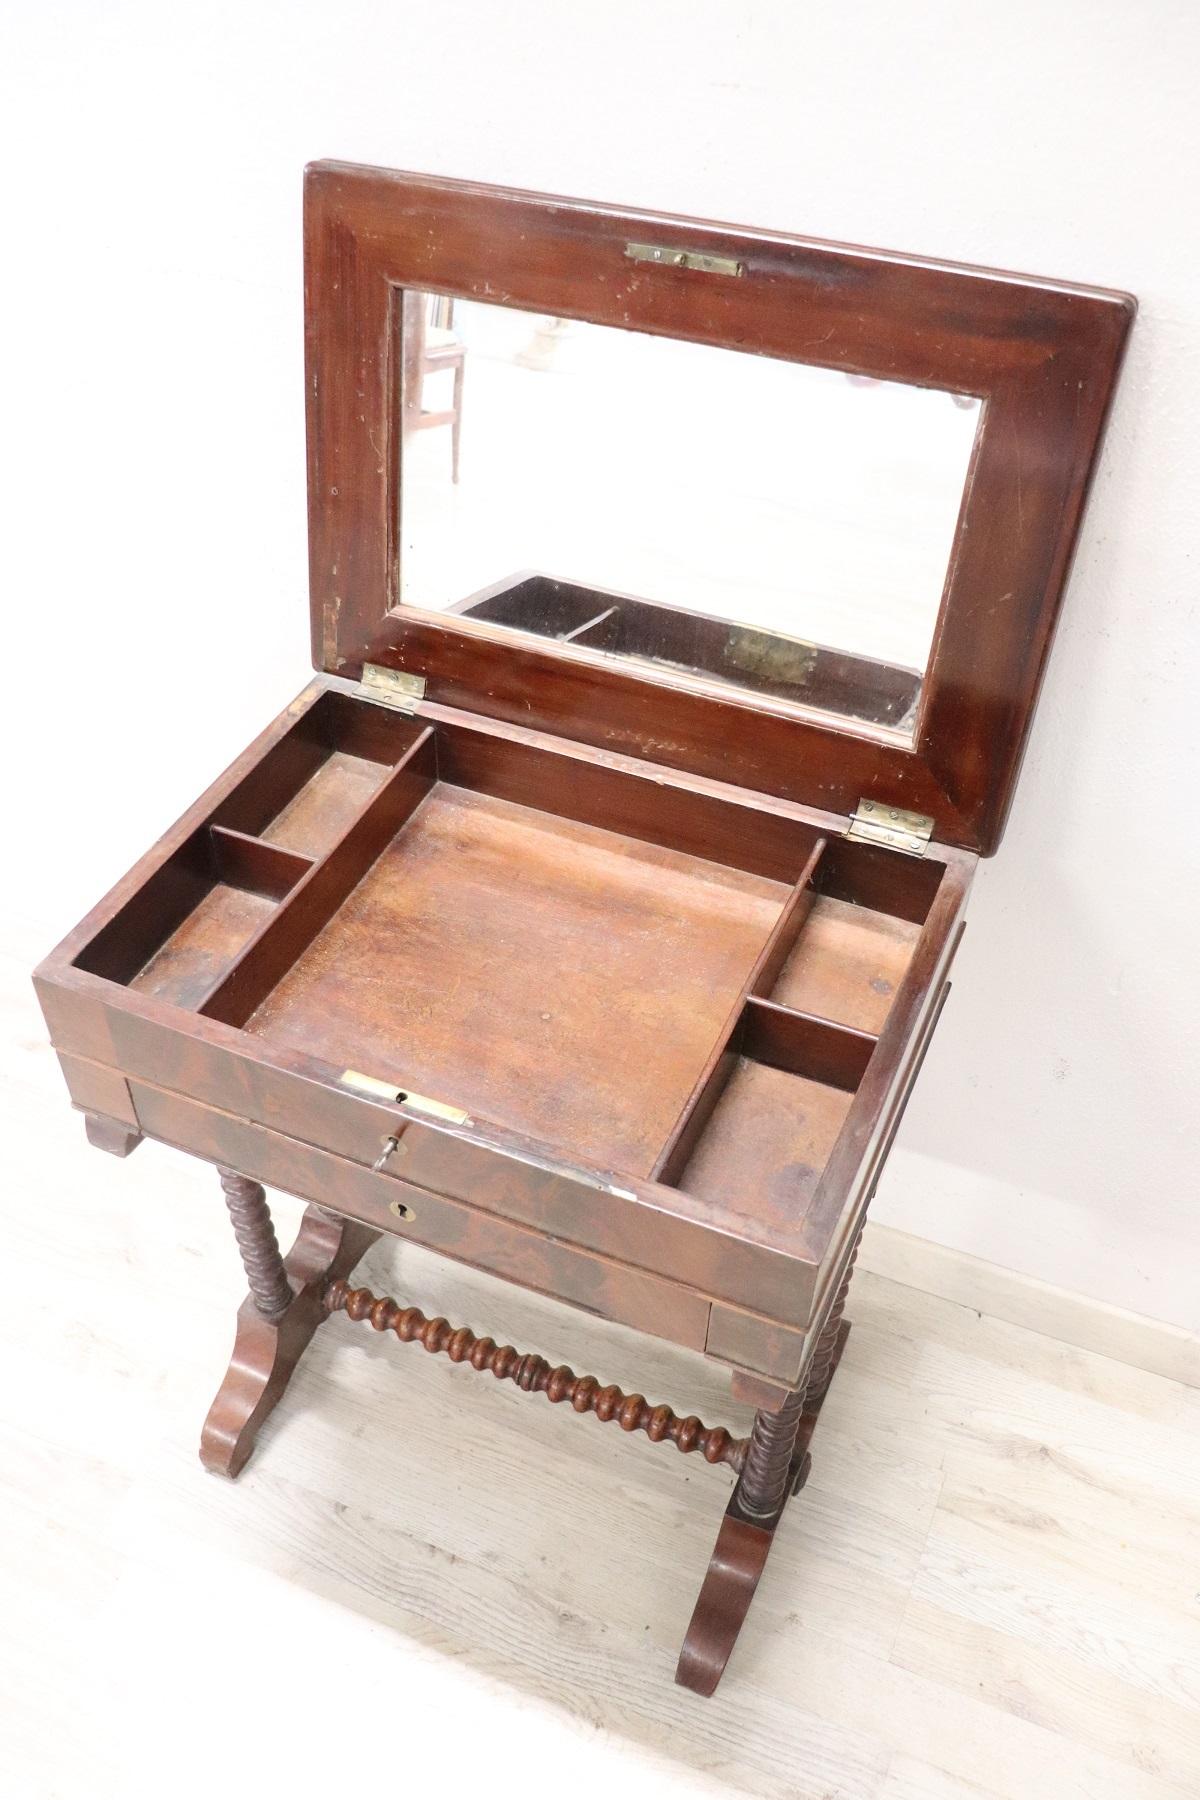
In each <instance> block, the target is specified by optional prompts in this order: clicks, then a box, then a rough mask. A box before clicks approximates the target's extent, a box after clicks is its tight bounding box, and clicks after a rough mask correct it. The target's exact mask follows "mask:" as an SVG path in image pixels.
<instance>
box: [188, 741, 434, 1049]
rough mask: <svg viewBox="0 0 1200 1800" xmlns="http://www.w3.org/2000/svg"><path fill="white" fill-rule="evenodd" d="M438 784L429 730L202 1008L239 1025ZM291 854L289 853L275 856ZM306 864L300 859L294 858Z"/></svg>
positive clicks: (207, 1013)
mask: <svg viewBox="0 0 1200 1800" xmlns="http://www.w3.org/2000/svg"><path fill="white" fill-rule="evenodd" d="M436 780H437V740H436V736H435V733H434V729H433V727H432V726H427V727H426V728H425V730H424V731H423V732H422V733H421V735H420V737H418V738H417V739H416V740H415V742H414V743H413V744H412V745H411V746H410V748H409V749H408V750H407V751H406V752H405V753H404V755H403V757H402V758H401V759H400V761H399V762H398V763H397V764H396V767H395V768H394V769H393V770H392V772H391V774H390V775H389V776H388V778H387V780H386V781H385V782H384V784H383V786H382V787H381V788H380V789H379V790H378V791H377V792H376V793H374V794H372V795H371V797H370V798H369V799H368V800H367V802H366V804H365V805H364V806H363V807H362V808H361V810H360V811H359V812H358V814H357V815H356V816H355V818H354V819H353V820H352V821H351V823H350V825H349V826H348V827H347V828H346V830H345V831H344V832H343V833H342V835H341V837H340V838H339V839H338V841H337V842H336V843H335V844H334V845H333V847H332V848H331V849H330V850H329V851H328V852H327V854H326V855H325V856H323V857H322V858H321V859H320V860H319V861H317V862H315V863H312V864H310V865H309V867H308V869H307V872H306V873H305V874H304V875H302V876H301V878H300V880H299V881H298V882H297V883H296V885H295V886H294V887H292V888H291V890H290V891H289V892H288V893H287V895H286V897H285V898H284V899H282V900H281V901H280V904H279V907H278V909H277V910H276V911H275V912H274V913H273V914H272V916H271V917H270V918H269V919H268V920H267V921H266V922H265V924H264V925H263V926H262V928H261V929H260V930H259V931H258V932H256V933H255V935H254V936H253V937H252V938H251V939H250V941H249V942H248V943H247V944H246V946H245V948H244V949H243V950H242V952H241V954H240V955H239V956H238V957H237V959H236V961H235V962H234V963H233V964H232V965H231V967H230V968H229V969H228V970H227V971H226V973H225V974H224V975H223V976H222V977H221V979H220V980H219V981H218V982H217V984H216V986H215V987H214V988H213V990H212V992H211V993H209V994H208V995H207V997H206V998H205V1000H204V1001H203V1002H202V1004H201V1005H200V1007H199V1009H198V1010H199V1011H200V1013H201V1014H202V1015H203V1016H204V1017H205V1018H208V1019H219V1020H221V1021H222V1023H224V1024H226V1025H237V1026H241V1025H244V1024H245V1023H246V1020H247V1019H248V1018H249V1017H250V1015H251V1014H252V1013H253V1012H254V1011H255V1009H256V1008H257V1007H258V1006H260V1005H261V1003H262V1002H263V1001H264V1000H265V999H266V997H267V995H268V994H269V993H270V991H271V989H272V988H273V987H274V986H275V985H276V983H277V982H279V981H280V980H281V979H282V977H283V976H284V975H285V974H286V973H287V971H288V969H290V968H291V966H292V964H293V963H294V962H295V961H296V959H297V958H298V957H299V956H301V955H302V954H303V952H304V951H305V950H307V948H308V946H309V945H310V944H311V943H312V941H313V939H314V938H315V937H316V936H317V934H318V932H320V931H321V930H322V929H323V928H324V926H326V925H327V924H328V923H329V921H330V919H331V918H332V917H333V915H334V913H335V912H336V911H337V909H338V907H339V906H341V904H342V902H343V901H344V900H345V899H346V898H347V897H348V896H349V894H350V893H351V892H352V890H353V889H354V888H355V887H357V885H358V883H359V882H360V881H361V880H362V878H363V876H364V875H365V874H366V873H367V871H368V869H369V868H370V867H371V864H372V863H373V862H374V861H375V859H376V857H377V856H379V854H380V852H381V851H382V850H384V849H385V848H386V846H387V845H388V844H389V843H390V842H391V840H392V838H393V837H395V835H396V833H397V832H398V831H399V829H400V827H401V826H402V825H403V824H404V822H405V820H406V819H407V818H408V817H409V816H410V815H411V814H412V813H413V812H414V811H415V809H416V808H417V806H419V805H420V803H421V801H422V800H423V799H424V798H425V796H426V794H427V793H428V792H429V790H430V789H431V788H432V787H433V785H434V783H435V782H436ZM276 854H277V855H278V854H282V855H286V856H289V858H290V855H291V853H290V852H278V851H276ZM295 860H296V861H303V860H304V859H303V858H296V859H295Z"/></svg>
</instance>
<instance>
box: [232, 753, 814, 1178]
mask: <svg viewBox="0 0 1200 1800" xmlns="http://www.w3.org/2000/svg"><path fill="white" fill-rule="evenodd" d="M787 892H788V890H787V888H786V887H784V886H783V885H782V883H779V882H773V881H768V880H766V879H764V878H763V877H762V876H758V875H752V874H747V873H745V872H743V871H741V870H737V869H729V868H725V867H722V866H721V865H720V864H718V863H715V862H711V861H705V860H702V859H700V858H698V857H693V856H688V855H684V854H682V853H680V852H679V851H676V850H671V849H666V848H662V847H661V846H656V845H652V844H647V843H640V842H637V841H636V840H630V839H629V838H627V837H624V836H621V835H618V834H617V833H614V832H610V831H605V830H602V829H600V828H598V827H596V826H594V825H590V824H584V823H580V822H578V821H576V820H572V819H564V818H561V817H556V816H555V815H553V814H548V813H545V812H541V811H537V810H534V809H533V808H530V807H525V806H520V805H516V804H514V803H513V802H511V801H508V800H504V799H498V798H495V797H493V796H490V795H487V794H484V793H480V792H477V791H472V790H471V789H469V788H465V787H459V786H455V785H454V784H452V783H446V782H439V784H438V785H437V786H436V787H434V788H433V789H432V790H431V792H429V793H428V794H427V795H426V796H425V798H424V799H423V800H422V801H421V803H420V805H419V806H418V808H417V809H416V811H415V812H414V813H413V815H412V816H411V817H410V818H409V820H408V821H407V822H406V823H405V824H404V825H403V826H402V827H401V829H400V830H399V831H398V832H397V834H396V836H395V837H394V838H393V839H392V840H391V842H390V843H389V844H388V845H386V847H385V848H384V849H383V851H382V852H381V854H380V856H379V858H378V859H377V861H376V862H375V863H374V865H373V867H372V868H371V870H370V871H369V873H368V874H367V875H366V876H365V877H364V879H363V880H362V881H361V882H360V883H359V884H358V886H357V887H356V888H355V889H354V891H353V893H351V894H350V895H349V897H348V898H347V900H346V901H345V903H344V904H343V905H342V906H341V907H340V909H339V910H338V912H337V913H336V914H335V915H334V917H333V918H332V919H331V920H330V922H329V923H328V925H326V926H325V928H324V929H323V930H322V932H321V933H320V935H319V936H318V937H317V938H316V939H315V940H314V941H313V943H312V944H311V946H310V947H309V948H308V949H307V951H306V952H305V953H304V954H303V956H302V957H300V958H299V960H298V961H297V962H296V963H295V965H294V966H293V967H292V968H291V969H290V970H289V971H288V973H287V974H286V975H285V976H284V977H283V979H282V980H281V981H280V982H279V984H278V985H277V986H276V987H275V988H274V990H273V991H272V992H271V994H270V995H269V996H268V997H267V998H266V1000H265V1001H264V1003H263V1005H262V1006H261V1007H260V1008H259V1009H258V1011H257V1012H256V1013H255V1014H254V1016H253V1017H252V1018H251V1019H250V1020H249V1021H248V1028H249V1029H250V1030H251V1031H254V1032H256V1033H258V1034H261V1035H263V1036H267V1037H271V1038H274V1039H276V1040H278V1041H281V1042H284V1043H288V1044H290V1045H293V1046H295V1047H296V1048H299V1049H303V1050H306V1051H309V1052H313V1053H316V1054H319V1055H321V1056H323V1057H325V1058H326V1059H327V1060H329V1061H337V1062H340V1063H343V1064H346V1065H348V1066H351V1067H353V1068H356V1069H363V1070H367V1071H371V1072H373V1073H376V1074H379V1075H384V1076H388V1077H391V1076H395V1078H396V1079H397V1081H398V1082H399V1083H400V1084H401V1085H409V1086H411V1087H413V1088H416V1089H417V1090H418V1091H420V1092H422V1093H426V1094H430V1095H433V1096H436V1097H437V1098H439V1099H442V1100H445V1101H449V1102H452V1103H453V1104H454V1105H455V1106H457V1107H461V1108H463V1109H464V1110H465V1111H467V1112H469V1113H471V1114H480V1115H482V1116H483V1117H484V1118H488V1119H491V1120H494V1121H496V1122H497V1123H500V1124H504V1125H507V1126H509V1127H511V1128H513V1129H514V1130H517V1131H520V1132H523V1133H524V1134H525V1135H527V1136H529V1137H533V1138H538V1139H541V1140H542V1141H544V1142H547V1143H553V1144H555V1145H556V1146H558V1147H559V1148H560V1149H562V1150H564V1151H566V1152H567V1153H568V1154H570V1155H572V1156H576V1157H582V1158H583V1159H584V1160H586V1161H587V1162H589V1163H594V1164H596V1165H598V1166H600V1167H604V1168H611V1169H616V1170H620V1171H623V1172H625V1173H628V1174H646V1173H648V1172H649V1169H650V1166H651V1164H652V1163H653V1161H654V1158H655V1155H656V1154H657V1151H658V1149H659V1147H660V1145H661V1143H662V1140H663V1138H664V1137H665V1135H666V1133H667V1132H668V1130H669V1129H670V1127H671V1124H672V1122H673V1120H674V1118H675V1116H676V1114H677V1112H678V1111H679V1108H680V1107H681V1106H682V1104H683V1102H684V1100H685V1099H686V1098H687V1095H688V1092H689V1090H690V1088H691V1086H692V1083H693V1081H694V1079H695V1074H696V1070H697V1068H698V1067H700V1065H701V1064H702V1063H703V1062H704V1059H705V1057H706V1056H707V1055H708V1052H709V1049H710V1048H711V1045H712V1042H713V1040H714V1038H715V1037H716V1034H717V1033H718V1031H719V1030H720V1028H721V1025H722V1023H723V1021H724V1018H725V1016H726V1014H727V1013H728V1011H729V1008H730V1006H731V1005H732V1004H733V1002H734V1000H735V999H736V997H737V995H738V994H739V992H740V991H741V988H742V986H743V983H744V982H745V979H746V976H747V974H748V972H749V970H750V969H751V967H752V966H753V964H754V961H755V958H756V957H757V955H758V953H759V951H760V949H761V947H762V945H763V943H764V942H765V940H766V938H767V936H768V934H769V933H770V930H771V927H772V925H773V924H774V922H775V919H776V917H777V915H778V913H779V911H780V909H781V907H782V905H783V902H784V901H785V900H786V898H787Z"/></svg>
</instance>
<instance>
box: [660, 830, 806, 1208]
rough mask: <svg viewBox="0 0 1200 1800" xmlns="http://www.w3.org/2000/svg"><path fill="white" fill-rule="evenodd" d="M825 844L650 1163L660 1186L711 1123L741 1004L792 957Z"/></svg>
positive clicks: (736, 1037) (741, 1022)
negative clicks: (669, 1130)
mask: <svg viewBox="0 0 1200 1800" xmlns="http://www.w3.org/2000/svg"><path fill="white" fill-rule="evenodd" d="M826 842H827V840H826V839H825V838H824V837H818V838H817V840H816V842H815V843H814V844H813V847H812V849H811V850H810V851H809V853H808V859H807V861H806V862H805V864H804V867H803V868H802V869H801V871H800V878H799V880H798V881H797V882H796V884H795V886H794V887H793V889H792V891H791V893H790V894H789V895H788V897H787V900H786V901H785V902H784V906H783V910H782V912H781V913H780V915H779V917H778V918H777V919H776V921H775V924H774V926H773V927H772V929H771V933H770V936H769V937H768V938H767V941H766V943H765V944H764V945H763V947H762V949H761V951H760V952H759V954H758V957H757V959H756V960H755V963H754V967H753V968H752V969H751V971H750V973H749V975H748V976H747V978H746V982H745V985H744V986H743V988H742V991H741V993H740V994H739V995H738V997H737V1000H736V1001H735V1002H734V1006H733V1010H732V1011H731V1012H730V1014H729V1017H728V1018H727V1019H726V1021H725V1024H724V1025H723V1026H722V1028H721V1035H720V1036H719V1038H718V1039H717V1042H716V1044H715V1045H714V1046H713V1050H712V1053H711V1055H710V1056H709V1059H708V1061H707V1062H706V1063H705V1065H704V1068H703V1069H702V1070H701V1072H700V1076H699V1079H698V1080H697V1082H696V1085H695V1087H694V1088H693V1089H692V1091H691V1093H690V1094H689V1095H688V1097H687V1100H686V1102H685V1104H684V1108H683V1111H682V1112H681V1113H680V1115H679V1117H678V1119H676V1121H675V1124H674V1125H673V1126H672V1128H671V1134H670V1136H669V1137H668V1139H667V1141H666V1143H665V1144H664V1145H663V1147H662V1149H661V1150H660V1151H659V1154H658V1156H657V1158H656V1159H655V1162H654V1166H653V1168H652V1169H651V1171H650V1179H651V1180H652V1181H661V1182H664V1183H665V1184H666V1185H667V1186H668V1187H670V1186H672V1185H673V1184H674V1183H675V1182H676V1181H678V1179H679V1176H680V1175H681V1174H682V1173H683V1170H684V1168H685V1166H686V1164H687V1160H688V1158H689V1156H690V1155H691V1154H692V1151H693V1150H694V1149H695V1146H696V1141H697V1139H698V1138H699V1136H700V1133H701V1132H702V1131H703V1130H704V1127H705V1126H706V1125H707V1123H708V1121H709V1119H710V1118H711V1117H712V1113H713V1109H714V1108H715V1106H716V1104H717V1101H718V1100H719V1099H720V1098H721V1095H722V1093H723V1092H724V1089H725V1084H726V1082H727V1081H728V1080H729V1077H730V1075H731V1074H732V1072H733V1070H734V1067H735V1066H736V1063H737V1059H738V1057H739V1055H740V1054H741V1039H742V1032H743V1030H744V1029H745V1015H746V1006H747V1002H748V1001H749V1000H750V999H751V998H752V996H754V995H756V994H758V993H760V992H761V991H762V989H763V988H770V987H771V986H772V985H773V984H774V982H775V979H776V977H777V976H778V974H779V971H780V969H781V968H782V967H783V965H784V963H785V962H786V961H787V959H788V957H789V956H790V955H791V953H792V949H793V947H794V945H795V942H796V939H797V938H798V937H799V935H800V933H801V931H802V930H803V929H804V921H805V920H806V919H807V917H808V915H809V911H810V910H811V907H812V904H813V882H814V879H815V877H816V873H817V869H818V866H819V864H820V861H821V858H822V856H823V855H824V853H825V845H826Z"/></svg>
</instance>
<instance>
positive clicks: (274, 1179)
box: [129, 1081, 709, 1350]
mask: <svg viewBox="0 0 1200 1800" xmlns="http://www.w3.org/2000/svg"><path fill="white" fill-rule="evenodd" d="M129 1088H130V1093H131V1095H132V1098H133V1105H134V1110H135V1112H136V1114H137V1120H138V1125H139V1128H140V1129H141V1130H142V1131H143V1132H145V1134H146V1135H147V1136H148V1137H154V1138H159V1139H161V1140H162V1141H163V1142H164V1143H168V1144H174V1145H176V1146H177V1147H178V1148H179V1149H181V1150H187V1151H190V1152H191V1153H192V1154H193V1155H196V1156H201V1157H203V1158H205V1160H206V1161H209V1162H213V1163H220V1164H223V1165H227V1166H228V1167H230V1168H234V1169H237V1170H238V1172H239V1173H240V1174H243V1175H248V1176H250V1177H252V1178H253V1179H254V1180H256V1181H262V1182H265V1183H266V1184H267V1186H269V1187H274V1188H278V1189H280V1190H281V1191H282V1192H283V1193H288V1194H294V1195H296V1196H297V1197H298V1198H300V1199H302V1200H309V1201H314V1202H315V1203H316V1204H318V1205H325V1206H329V1207H332V1208H333V1209H334V1210H335V1211H337V1212H340V1213H344V1214H346V1216H347V1217H349V1218H353V1219H359V1220H361V1221H362V1222H363V1223H364V1224H366V1225H370V1226H373V1227H374V1228H375V1229H376V1230H379V1231H387V1232H390V1233H392V1234H393V1235H395V1236H397V1237H401V1238H412V1239H413V1240H414V1241H415V1242H416V1243H419V1244H423V1245H424V1246H425V1247H426V1248H427V1249H430V1250H437V1251H439V1252H441V1253H442V1254H443V1255H445V1256H451V1257H454V1258H455V1259H456V1260H457V1261H459V1262H465V1263H470V1264H472V1265H473V1266H474V1267H475V1268H479V1269H485V1270H487V1271H488V1273H490V1274H494V1275H499V1276H502V1277H503V1278H504V1279H505V1280H506V1281H512V1282H515V1283H517V1284H518V1285H519V1286H521V1287H527V1288H532V1289H534V1290H535V1291H537V1292H538V1293H542V1294H548V1295H550V1296H551V1297H552V1298H553V1299H556V1300H564V1301H566V1302H567V1303H568V1304H569V1305H571V1306H577V1307H580V1308H581V1309H582V1310H583V1311H585V1312H589V1313H594V1314H597V1315H599V1316H600V1317H601V1318H606V1319H614V1320H616V1321H617V1322H618V1323H620V1324H622V1325H631V1326H633V1328H634V1329H635V1330H637V1331H644V1332H648V1333H650V1334H651V1335H652V1336H655V1337H661V1338H666V1339H668V1340H669V1341H670V1342H671V1343H675V1344H681V1345H683V1346H685V1347H686V1348H688V1349H693V1350H703V1349H704V1345H705V1339H706V1336H707V1333H708V1317H709V1301H708V1299H707V1298H706V1297H705V1296H704V1295H702V1294H698V1293H696V1292H695V1291H694V1290H693V1289H691V1288H687V1287H684V1286H681V1285H680V1284H678V1283H675V1282H671V1281H666V1280H663V1279H661V1278H660V1277H658V1276H654V1275H648V1274H646V1273H644V1272H643V1271H642V1270H639V1269H634V1268H631V1267H630V1266H629V1265H628V1264H627V1263H622V1262H618V1261H616V1260H615V1259H613V1258H610V1257H603V1256H596V1255H593V1254H591V1253H590V1252H587V1251H584V1250H580V1249H578V1248H577V1247H575V1246H574V1245H568V1244H564V1243H561V1242H559V1241H558V1240H556V1239H555V1238H553V1237H549V1236H546V1235H544V1234H543V1233H541V1232H536V1231H530V1230H527V1229H525V1228H524V1227H522V1226H519V1225H514V1224H512V1223H511V1222H510V1221H508V1220H506V1219H501V1218H498V1217H497V1216H496V1215H495V1214H493V1213H486V1212H482V1211H481V1210H480V1209H479V1208H477V1207H472V1206H468V1205H466V1204H465V1203H464V1202H462V1201H459V1200H452V1199H448V1198H447V1197H446V1196H445V1195H442V1194H435V1193H433V1192H432V1191H431V1190H429V1189H427V1188H421V1187H417V1186H416V1185H415V1184H413V1183H411V1182H407V1181H402V1180H399V1179H398V1178H397V1177H396V1176H394V1175H390V1174H388V1173H386V1172H381V1173H379V1174H376V1173H375V1172H374V1171H372V1170H371V1169H367V1168H362V1167H360V1166H358V1165H356V1164H354V1163H351V1162H347V1161H346V1160H345V1159H344V1158H342V1157H338V1156H333V1155H331V1154H330V1153H329V1152H328V1151H325V1150H319V1149H317V1148H315V1147H314V1146H313V1145H310V1144H303V1143H299V1142H297V1141H296V1140H295V1139H293V1138H288V1137H283V1136H281V1135H280V1134H279V1133H278V1132H273V1131H269V1130H267V1129H266V1127H265V1126H262V1125H255V1124H251V1123H249V1122H248V1121H247V1120H244V1119H236V1118H234V1117H233V1116H232V1115H230V1114H228V1113H222V1112H218V1111H216V1110H215V1109H214V1108H211V1107H207V1106H203V1105H201V1104H200V1103H198V1102H197V1101H194V1100H189V1099H186V1098H185V1097H183V1096H182V1095H179V1094H173V1093H168V1092H166V1091H165V1090H164V1089H162V1088H157V1087H152V1086H150V1085H149V1084H147V1083H144V1082H139V1081H131V1082H130V1084H129Z"/></svg>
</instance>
